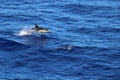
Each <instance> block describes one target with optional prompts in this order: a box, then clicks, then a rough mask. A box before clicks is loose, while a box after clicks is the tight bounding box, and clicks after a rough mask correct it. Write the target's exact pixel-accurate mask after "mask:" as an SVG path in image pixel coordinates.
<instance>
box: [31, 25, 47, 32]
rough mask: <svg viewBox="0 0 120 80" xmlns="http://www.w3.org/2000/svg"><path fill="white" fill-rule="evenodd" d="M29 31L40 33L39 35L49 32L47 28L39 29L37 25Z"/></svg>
mask: <svg viewBox="0 0 120 80" xmlns="http://www.w3.org/2000/svg"><path fill="white" fill-rule="evenodd" d="M31 30H32V31H35V32H40V33H47V32H49V30H48V29H47V28H42V27H39V26H38V25H37V24H35V27H34V28H32V29H31Z"/></svg>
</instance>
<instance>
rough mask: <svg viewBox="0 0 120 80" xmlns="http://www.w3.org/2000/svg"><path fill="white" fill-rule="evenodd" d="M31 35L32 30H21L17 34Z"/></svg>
mask: <svg viewBox="0 0 120 80" xmlns="http://www.w3.org/2000/svg"><path fill="white" fill-rule="evenodd" d="M32 33H33V31H32V30H30V29H26V28H25V29H23V30H20V31H19V32H18V33H17V35H18V36H27V35H31V34H32Z"/></svg>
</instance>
